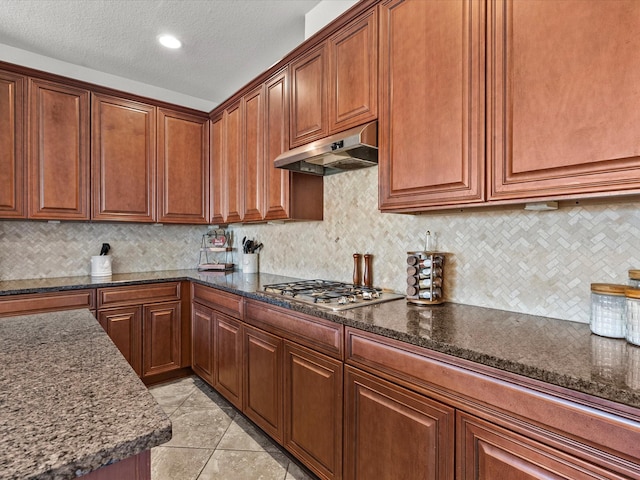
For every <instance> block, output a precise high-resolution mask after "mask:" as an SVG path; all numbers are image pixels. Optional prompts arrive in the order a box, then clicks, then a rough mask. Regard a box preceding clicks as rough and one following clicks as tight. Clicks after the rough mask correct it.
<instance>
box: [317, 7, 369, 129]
mask: <svg viewBox="0 0 640 480" xmlns="http://www.w3.org/2000/svg"><path fill="white" fill-rule="evenodd" d="M328 45H329V134H332V133H337V132H340V131H342V130H346V129H347V128H351V127H355V126H358V125H361V124H363V123H366V122H369V121H371V120H375V119H376V118H377V116H378V10H377V9H375V8H374V9H372V10H369V11H368V12H366V13H365V14H364V15H363V16H361V17H360V18H358V19H356V20H355V21H353V22H351V23H350V24H348V25H347V26H346V27H344V28H343V29H341V30H340V31H339V32H338V33H337V34H335V35H333V36H332V37H331V38H329V40H328Z"/></svg>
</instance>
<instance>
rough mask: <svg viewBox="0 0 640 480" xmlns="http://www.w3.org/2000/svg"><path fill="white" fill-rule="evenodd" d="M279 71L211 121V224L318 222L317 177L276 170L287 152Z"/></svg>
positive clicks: (283, 76) (283, 75)
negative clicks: (279, 221)
mask: <svg viewBox="0 0 640 480" xmlns="http://www.w3.org/2000/svg"><path fill="white" fill-rule="evenodd" d="M288 101H289V95H288V73H287V69H286V68H284V69H282V70H280V71H278V72H276V73H275V74H274V75H273V76H272V77H271V78H269V79H268V80H267V81H266V82H265V83H262V84H260V85H258V86H257V87H255V88H253V89H252V90H250V91H249V92H248V93H246V94H245V95H244V96H242V97H241V98H239V99H238V100H236V101H235V102H233V103H232V104H231V105H230V106H228V107H227V108H225V109H224V110H222V111H220V112H215V113H214V115H213V116H212V118H211V190H212V194H211V208H212V222H213V223H232V222H239V221H243V222H255V221H268V220H289V219H295V220H322V214H323V208H322V199H323V190H322V189H323V180H322V177H315V176H312V175H304V174H297V173H292V172H289V171H288V170H282V169H277V168H275V167H274V166H273V161H274V160H275V159H276V157H277V156H278V155H280V154H281V153H282V152H284V151H286V150H288V149H289V103H288Z"/></svg>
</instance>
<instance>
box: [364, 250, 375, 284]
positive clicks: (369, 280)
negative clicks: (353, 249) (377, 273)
mask: <svg viewBox="0 0 640 480" xmlns="http://www.w3.org/2000/svg"><path fill="white" fill-rule="evenodd" d="M372 260H373V255H371V254H370V253H365V254H364V286H365V287H369V288H373V269H372Z"/></svg>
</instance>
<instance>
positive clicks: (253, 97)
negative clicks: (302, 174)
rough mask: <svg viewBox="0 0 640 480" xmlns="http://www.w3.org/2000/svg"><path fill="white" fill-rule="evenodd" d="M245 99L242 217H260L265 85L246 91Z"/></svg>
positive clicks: (261, 216) (261, 209) (261, 213)
mask: <svg viewBox="0 0 640 480" xmlns="http://www.w3.org/2000/svg"><path fill="white" fill-rule="evenodd" d="M242 101H243V103H244V132H243V135H242V142H243V146H244V162H243V163H244V189H243V197H244V198H243V215H242V218H243V220H244V221H255V220H262V219H263V217H264V187H265V177H264V175H265V171H264V169H265V162H264V129H265V114H264V85H260V86H258V87H257V88H255V89H253V90H252V91H251V92H249V93H248V94H246V95H245V96H244V97H243V99H242Z"/></svg>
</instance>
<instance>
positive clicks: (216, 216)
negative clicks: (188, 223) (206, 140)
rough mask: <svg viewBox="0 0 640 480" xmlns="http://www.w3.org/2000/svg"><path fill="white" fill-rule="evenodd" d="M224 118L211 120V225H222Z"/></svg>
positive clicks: (222, 116) (224, 195)
mask: <svg viewBox="0 0 640 480" xmlns="http://www.w3.org/2000/svg"><path fill="white" fill-rule="evenodd" d="M225 120H226V118H225V116H224V113H221V114H220V115H217V116H216V117H214V118H212V119H211V134H210V137H211V149H210V152H211V159H210V169H211V182H210V190H211V204H210V209H211V223H215V224H219V223H224V205H225V201H224V199H225V197H226V195H227V193H226V183H225V179H224V149H225V146H224V142H225V138H224V136H225V130H226V129H225V123H226V122H225Z"/></svg>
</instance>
